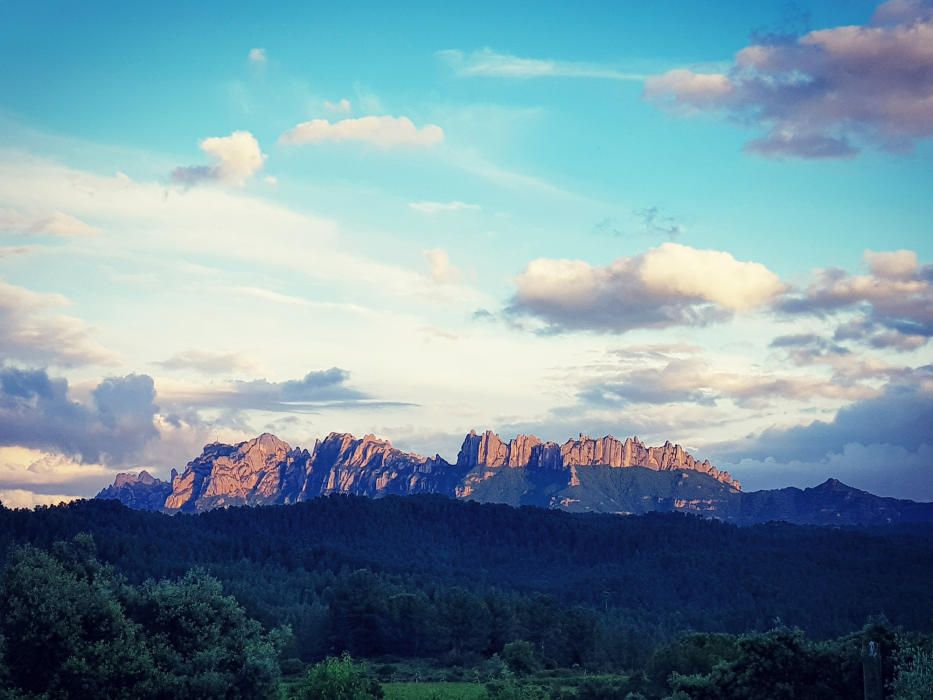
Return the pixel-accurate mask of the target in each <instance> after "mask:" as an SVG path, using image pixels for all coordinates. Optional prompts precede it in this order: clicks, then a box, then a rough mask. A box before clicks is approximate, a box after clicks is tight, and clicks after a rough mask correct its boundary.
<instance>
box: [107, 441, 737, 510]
mask: <svg viewBox="0 0 933 700" xmlns="http://www.w3.org/2000/svg"><path fill="white" fill-rule="evenodd" d="M602 472H613V473H616V474H617V475H618V476H621V475H623V474H624V479H625V480H626V481H627V482H629V481H633V480H634V481H637V482H639V486H638V488H635V489H634V490H633V489H632V487H631V484H629V485H628V487H626V491H628V492H633V493H635V492H637V494H638V496H637V499H636V501H634V502H632V501H631V499H628V500H626V499H624V498H623V499H621V500H620V499H619V498H618V497H613V496H612V495H611V494H608V498H607V494H605V493H599V494H597V495H594V494H593V493H591V491H592V489H590V488H588V487H589V486H590V485H591V482H592V483H593V484H596V483H599V484H601V480H602V481H604V480H605V479H606V478H607V477H606V476H605V475H603V476H599V475H600V474H602ZM643 472H657V473H658V474H656V475H655V476H654V477H652V476H650V475H648V474H643ZM143 474H145V476H143V475H140V476H139V477H135V476H132V475H125V474H122V475H120V476H118V478H117V481H116V482H115V483H114V484H113V485H112V486H109V487H107V488H106V489H104V490H103V491H101V493H100V494H99V495H98V497H99V498H114V499H117V500H120V501H123V502H124V503H126V504H127V505H129V506H130V507H134V508H143V509H147V510H162V511H165V512H168V513H177V512H200V511H205V510H210V509H212V508H218V507H225V506H237V505H275V504H288V503H295V502H299V501H306V500H310V499H312V498H317V497H319V496H326V495H328V494H335V493H343V494H354V495H360V496H370V497H381V496H387V495H412V494H420V493H433V494H442V495H446V496H451V497H456V498H472V499H475V500H483V501H495V502H501V503H509V504H511V505H525V504H528V505H540V506H543V507H550V508H565V509H569V510H596V511H610V512H644V511H646V510H656V509H678V506H677V505H676V504H677V503H683V504H685V505H684V506H683V507H682V508H681V509H687V510H691V509H698V510H704V507H699V506H698V504H701V502H703V503H705V502H707V501H710V498H706V496H708V495H709V493H707V492H712V493H713V494H714V496H716V497H718V496H721V495H723V494H728V493H731V492H737V491H738V490H739V489H740V486H739V483H738V482H737V481H735V480H734V479H732V478H731V477H730V476H729V474H728V473H726V472H721V471H719V470H718V469H716V468H715V467H713V466H712V465H711V464H710V463H709V462H708V461H702V462H701V461H699V460H697V459H695V458H694V457H692V456H691V455H689V454H688V453H686V452H685V451H684V449H683V448H682V447H680V445H672V444H671V443H669V442H667V443H665V444H664V445H662V446H660V447H647V446H645V445H644V444H643V443H642V442H640V441H639V440H638V438H627V439H626V440H624V441H622V440H617V439H616V438H613V437H609V436H607V437H604V438H599V439H593V438H589V437H586V436H584V435H581V436H580V437H579V438H578V439H576V440H568V441H567V442H565V443H564V444H562V445H558V444H557V443H554V442H544V441H542V440H540V439H539V438H537V437H535V436H533V435H519V436H517V437H516V438H515V439H513V440H511V441H509V442H504V441H502V440H501V439H500V438H499V436H498V435H496V434H495V433H493V432H492V431H486V432H484V433H479V434H478V433H476V432H474V431H471V432H470V433H469V434H468V435H467V436H466V437H465V439H464V441H463V445H462V447H461V448H460V452H459V454H458V456H457V460H456V462H455V463H453V464H451V463H450V462H447V461H446V460H444V459H443V458H442V457H441V456H440V455H434V456H433V457H424V456H421V455H418V454H414V453H409V452H403V451H401V450H398V449H396V448H395V447H393V446H392V444H391V443H390V442H389V441H387V440H382V439H379V438H377V437H375V436H373V435H366V436H364V437H362V438H356V437H354V436H353V435H350V434H346V433H331V434H330V435H328V436H327V437H326V438H324V440H318V441H316V442H315V444H314V446H313V448H312V449H311V450H307V449H303V448H300V447H294V448H293V447H291V446H290V445H288V444H287V443H285V442H283V441H282V440H280V439H279V438H277V437H276V436H274V435H271V434H268V433H265V434H263V435H260V436H258V437H256V438H253V439H252V440H248V441H246V442H241V443H239V444H236V445H227V444H223V443H216V442H215V443H211V444H209V445H206V446H205V447H204V451H203V452H202V453H201V455H199V456H198V457H197V458H196V459H194V460H192V461H191V462H189V463H188V464H187V466H186V467H185V469H184V470H183V471H182V472H181V473H177V472H176V471H175V470H173V471H172V476H171V480H170V482H164V481H161V480H159V479H154V478H153V477H151V476H149V475H148V474H146V473H145V472H143ZM690 475H692V476H693V477H694V480H693V482H689V487H688V483H687V482H686V481H685V480H684V478H683V477H685V476H690ZM609 478H610V482H611V477H609ZM642 482H644V483H642ZM695 487H702V488H701V491H703V494H701V496H703V497H698V496H697V494H696V493H694V491H696V488H695ZM599 488H600V489H601V490H605V488H609V489H610V490H613V489H616V490H617V489H618V488H621V484H616V485H615V486H613V485H612V484H611V483H609V485H608V486H607V485H605V484H603V485H601V486H600V487H599ZM642 492H644V493H642ZM645 494H648V496H647V497H644V496H645ZM596 496H598V497H596Z"/></svg>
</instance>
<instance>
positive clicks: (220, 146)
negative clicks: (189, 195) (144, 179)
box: [172, 131, 266, 187]
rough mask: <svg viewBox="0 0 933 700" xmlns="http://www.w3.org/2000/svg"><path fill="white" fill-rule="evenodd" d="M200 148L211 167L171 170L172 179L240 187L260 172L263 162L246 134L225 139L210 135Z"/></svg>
mask: <svg viewBox="0 0 933 700" xmlns="http://www.w3.org/2000/svg"><path fill="white" fill-rule="evenodd" d="M200 147H201V150H202V151H204V153H205V154H207V155H208V156H209V157H210V159H211V160H212V161H213V165H190V166H185V167H180V168H175V170H174V171H173V172H172V180H174V181H175V182H177V183H179V184H182V185H195V184H198V183H201V182H219V183H223V184H226V185H232V186H234V187H242V186H243V185H245V184H246V183H247V181H248V180H249V179H250V178H251V177H252V176H253V175H255V174H256V173H257V172H259V171H260V170H262V167H263V165H264V164H265V162H266V156H265V155H264V154H263V152H262V150H261V149H260V148H259V142H258V141H257V140H256V137H255V136H253V135H252V134H251V133H250V132H248V131H234V132H233V133H232V134H230V135H229V136H212V137H211V138H207V139H204V140H203V141H201V143H200Z"/></svg>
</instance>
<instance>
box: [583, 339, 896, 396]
mask: <svg viewBox="0 0 933 700" xmlns="http://www.w3.org/2000/svg"><path fill="white" fill-rule="evenodd" d="M877 394H878V392H877V390H876V389H874V388H872V387H870V386H867V385H865V384H863V383H859V382H854V381H845V382H843V381H835V380H834V379H833V378H824V377H819V376H813V375H800V374H787V373H775V372H765V371H761V370H760V369H757V368H749V369H747V370H744V371H741V370H736V369H721V368H717V367H714V366H713V365H712V364H710V362H708V361H707V360H706V359H704V358H702V357H700V356H698V354H697V353H696V352H695V351H690V350H684V349H682V348H677V347H676V346H675V347H673V348H671V349H667V348H665V347H664V346H657V349H656V350H654V352H652V353H650V354H648V353H639V352H632V351H631V350H630V349H626V350H620V351H618V352H617V353H616V361H615V362H614V363H612V364H610V365H609V366H608V367H606V368H604V369H603V370H602V371H600V372H599V373H598V375H597V376H596V377H595V378H592V379H589V380H587V381H585V382H584V383H583V384H582V386H581V388H580V390H579V392H578V394H577V398H578V399H579V400H580V401H581V402H582V403H584V404H587V405H589V406H597V407H615V408H619V407H623V406H627V405H630V404H674V403H692V404H698V405H703V406H712V405H714V404H715V403H716V402H717V401H720V400H723V399H727V400H731V401H732V402H733V403H735V404H736V405H737V406H739V407H742V408H761V407H764V406H769V405H773V404H775V403H777V402H786V401H812V400H813V399H818V398H819V399H836V400H840V399H841V400H853V399H864V398H868V397H871V396H876V395H877Z"/></svg>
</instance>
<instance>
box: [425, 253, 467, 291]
mask: <svg viewBox="0 0 933 700" xmlns="http://www.w3.org/2000/svg"><path fill="white" fill-rule="evenodd" d="M424 258H425V260H427V261H428V267H429V269H430V272H431V279H433V280H434V281H435V282H437V283H438V284H449V283H454V282H459V281H460V278H461V275H460V270H458V269H457V268H456V266H454V264H453V263H452V262H450V256H449V255H447V251H446V250H443V249H442V248H433V249H431V250H426V251H424Z"/></svg>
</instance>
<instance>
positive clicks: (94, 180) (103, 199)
mask: <svg viewBox="0 0 933 700" xmlns="http://www.w3.org/2000/svg"><path fill="white" fill-rule="evenodd" d="M40 192H41V193H42V198H43V199H44V200H45V201H47V202H48V203H49V206H54V208H55V209H57V210H61V211H69V212H73V213H74V214H75V215H76V216H80V217H82V218H90V219H92V220H94V221H100V222H101V225H102V227H103V228H104V230H105V231H119V232H120V235H119V236H117V235H113V236H110V235H104V236H99V237H96V238H94V239H82V241H81V248H80V250H81V251H82V252H84V253H86V254H88V255H92V256H101V257H107V256H114V255H116V256H118V257H119V256H126V255H132V256H136V257H137V259H139V260H149V259H151V258H152V256H153V255H155V254H168V255H170V256H171V258H172V260H174V261H178V260H179V256H184V255H189V254H195V255H210V256H215V257H217V258H219V259H223V260H239V261H247V262H248V263H249V264H250V266H251V267H250V269H254V270H258V269H261V268H262V267H263V266H269V267H271V268H272V269H273V270H283V269H284V270H292V271H295V272H298V273H300V274H301V275H302V277H303V278H304V279H305V280H315V281H319V282H321V283H324V284H326V286H327V289H328V290H329V291H328V296H330V297H334V296H336V297H337V298H338V299H340V297H341V296H342V295H344V294H345V295H347V296H348V297H352V298H353V299H354V300H356V301H359V300H361V299H362V300H365V302H366V303H368V302H369V301H370V300H371V301H372V302H373V304H374V305H375V306H376V307H381V308H384V307H385V306H386V299H387V298H393V299H399V298H409V299H418V300H419V304H423V302H424V301H425V300H437V301H441V299H440V297H439V295H438V294H437V290H436V289H433V288H432V285H431V284H430V283H429V281H428V280H426V278H425V276H424V275H423V274H421V273H420V272H419V271H417V270H415V269H411V268H409V267H404V266H402V265H398V264H393V263H391V262H388V261H384V260H380V259H377V258H375V257H367V256H365V255H362V254H359V253H355V252H351V251H350V250H349V249H348V248H347V246H346V245H344V244H343V240H342V238H341V235H340V231H339V229H338V227H337V225H336V223H335V222H334V221H333V220H331V219H326V218H323V217H319V216H315V215H314V214H311V213H305V212H299V211H296V210H294V209H290V208H288V207H285V206H283V205H280V204H276V203H273V202H271V201H268V200H265V199H262V198H260V197H257V196H250V195H246V194H244V193H241V192H238V191H235V190H230V189H226V188H218V187H197V188H192V189H190V190H187V191H185V192H179V191H177V190H176V189H173V188H168V189H167V188H166V187H165V186H164V185H162V184H160V183H157V182H141V181H140V182H137V181H134V180H131V179H129V178H127V177H126V176H115V177H106V176H100V175H96V174H92V173H88V172H84V171H80V170H75V169H72V168H67V167H64V166H62V165H59V164H57V163H53V162H49V161H46V160H42V159H35V158H31V157H23V156H22V154H19V153H12V154H11V153H9V152H7V153H4V152H3V151H2V150H0V201H4V202H8V203H10V204H11V205H12V206H14V207H17V208H20V209H25V208H26V205H28V204H32V203H33V202H34V201H35V199H36V197H37V193H40ZM266 269H269V268H268V267H266ZM244 286H249V285H244ZM254 286H257V285H254ZM259 286H261V285H259ZM458 299H459V300H460V303H462V304H463V306H464V307H467V306H471V305H472V306H474V307H475V305H490V304H492V299H490V298H489V297H487V296H486V295H482V294H480V293H479V292H478V291H476V290H474V289H472V288H467V287H465V286H464V287H463V288H461V289H459V290H458ZM444 301H445V302H449V301H450V300H449V299H448V300H444ZM315 303H317V302H315Z"/></svg>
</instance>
